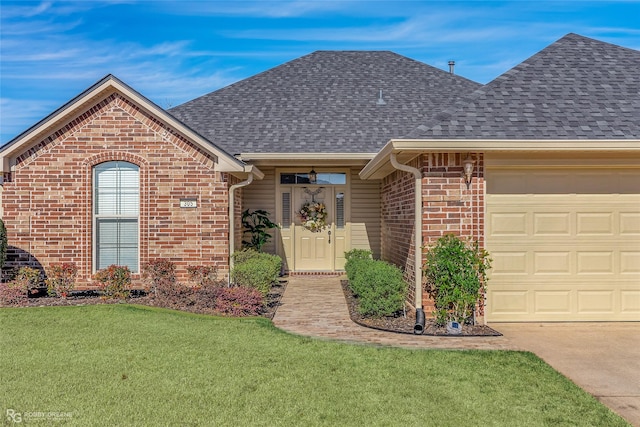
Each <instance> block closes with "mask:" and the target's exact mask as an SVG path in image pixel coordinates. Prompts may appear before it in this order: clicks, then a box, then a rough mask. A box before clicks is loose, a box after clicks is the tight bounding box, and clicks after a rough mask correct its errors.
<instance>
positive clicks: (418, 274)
mask: <svg viewBox="0 0 640 427" xmlns="http://www.w3.org/2000/svg"><path fill="white" fill-rule="evenodd" d="M389 160H391V165H392V166H393V167H394V168H396V169H398V170H401V171H403V172H408V173H412V174H413V176H414V177H415V180H416V188H415V193H414V194H415V201H414V202H415V208H414V212H415V214H414V224H413V228H414V233H415V235H414V242H415V251H414V252H415V259H414V261H415V266H414V269H413V271H414V276H415V277H414V279H415V306H416V323H415V325H414V327H413V333H414V334H418V335H422V334H423V333H424V325H425V316H424V310H423V308H422V172H420V170H418V169H417V168H414V167H411V166H407V165H403V164H401V163H398V160H397V159H396V153H391V156H390V157H389Z"/></svg>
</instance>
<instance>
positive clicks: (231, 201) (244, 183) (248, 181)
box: [227, 166, 260, 285]
mask: <svg viewBox="0 0 640 427" xmlns="http://www.w3.org/2000/svg"><path fill="white" fill-rule="evenodd" d="M252 169H253V166H248V167H247V168H246V171H247V172H249V176H248V177H247V179H246V180H244V181H242V182H239V183H237V184H233V185H232V186H231V187H229V276H228V278H227V285H231V270H232V269H233V256H232V255H233V252H234V250H235V246H236V245H235V243H236V242H235V231H236V226H235V200H236V190H237V189H238V188H242V187H246V186H247V185H249V184H251V183H252V182H253V178H254V171H253V170H252ZM257 172H259V171H257ZM259 179H260V178H259Z"/></svg>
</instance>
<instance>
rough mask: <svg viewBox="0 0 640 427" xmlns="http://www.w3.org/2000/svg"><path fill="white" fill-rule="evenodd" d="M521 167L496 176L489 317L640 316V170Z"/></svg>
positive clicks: (491, 178) (490, 211) (491, 177)
mask: <svg viewBox="0 0 640 427" xmlns="http://www.w3.org/2000/svg"><path fill="white" fill-rule="evenodd" d="M517 173H520V174H522V171H518V172H514V171H508V170H507V171H505V170H495V171H492V170H491V169H489V170H488V171H487V174H486V176H487V197H486V203H487V211H486V218H487V223H486V225H487V229H486V245H487V249H488V250H489V252H490V256H491V258H492V259H493V267H492V270H491V271H490V276H489V277H490V280H489V286H488V292H487V319H488V320H489V321H602V320H605V321H606V320H612V321H613V320H638V321H640V194H639V193H640V185H638V184H637V183H639V182H640V170H637V169H636V170H633V171H626V172H625V173H624V174H620V173H619V171H615V170H607V169H595V170H572V171H568V172H558V171H544V170H543V171H536V170H528V171H526V173H525V174H524V175H526V177H524V178H521V179H515V175H517ZM623 175H624V179H622V178H621V177H622V176H623ZM631 177H633V179H635V180H636V181H635V182H636V184H635V187H634V188H635V190H633V191H631V189H630V188H629V186H628V185H627V184H626V183H627V182H628V180H629V179H631ZM503 178H508V179H510V182H508V183H505V182H502V183H499V184H495V181H503ZM557 179H558V180H564V181H563V182H555V180H557ZM491 182H494V184H491ZM623 182H624V183H625V184H624V185H622V183H623ZM550 187H552V188H550ZM492 189H493V190H496V192H495V193H492V192H491V190H492ZM559 190H562V191H559ZM634 191H635V192H634ZM509 192H511V193H509ZM563 192H564V194H563Z"/></svg>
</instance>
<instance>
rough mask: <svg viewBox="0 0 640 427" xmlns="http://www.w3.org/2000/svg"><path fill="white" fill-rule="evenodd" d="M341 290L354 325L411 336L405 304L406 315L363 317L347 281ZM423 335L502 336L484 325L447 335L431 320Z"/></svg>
mask: <svg viewBox="0 0 640 427" xmlns="http://www.w3.org/2000/svg"><path fill="white" fill-rule="evenodd" d="M341 284H342V290H343V292H344V297H345V299H346V300H347V306H348V307H349V315H350V316H351V320H353V321H354V322H355V323H357V324H359V325H361V326H366V327H368V328H373V329H378V330H382V331H387V332H396V333H399V334H413V326H414V325H415V320H416V312H415V309H414V308H413V307H411V306H409V305H408V304H407V307H406V313H402V312H401V313H397V314H396V315H395V316H389V317H379V318H377V317H365V316H363V315H361V314H360V313H358V298H357V297H355V296H354V295H353V292H351V288H349V281H348V280H342V281H341ZM423 335H431V336H449V337H478V336H481V337H498V336H501V335H502V334H501V333H500V332H497V331H495V330H494V329H491V328H490V327H488V326H485V325H464V326H463V327H462V333H461V334H460V335H449V334H447V329H446V327H444V326H438V325H436V324H435V322H434V321H433V320H430V319H427V321H426V323H425V326H424V333H423Z"/></svg>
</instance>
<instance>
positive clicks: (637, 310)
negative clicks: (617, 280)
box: [620, 286, 640, 317]
mask: <svg viewBox="0 0 640 427" xmlns="http://www.w3.org/2000/svg"><path fill="white" fill-rule="evenodd" d="M620 295H621V297H620V298H621V304H620V305H621V307H620V310H621V311H622V312H623V313H624V314H628V315H630V316H636V317H637V315H639V314H640V290H638V289H637V286H636V287H635V288H632V289H624V290H622V291H621V292H620Z"/></svg>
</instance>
